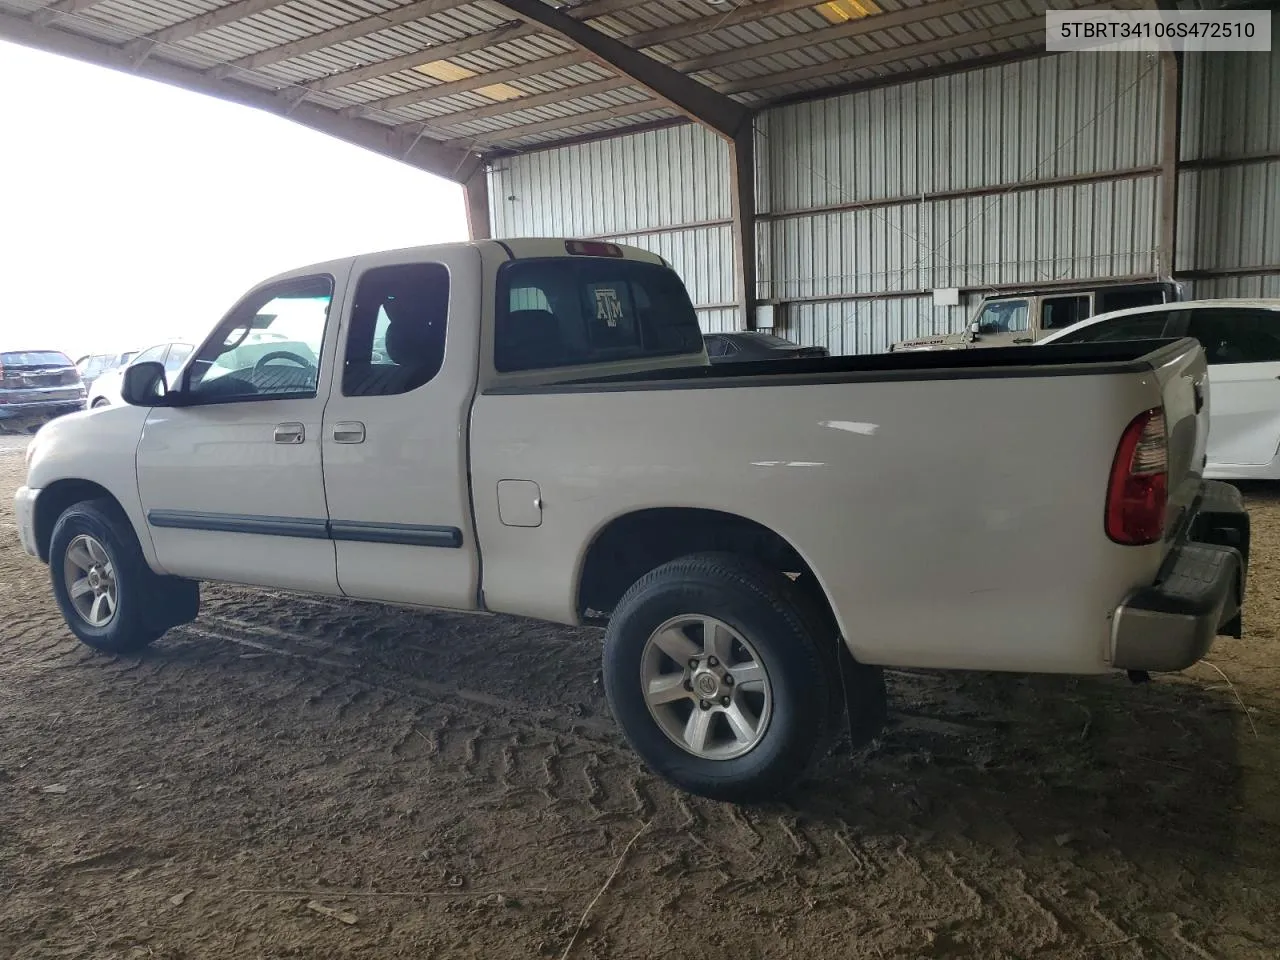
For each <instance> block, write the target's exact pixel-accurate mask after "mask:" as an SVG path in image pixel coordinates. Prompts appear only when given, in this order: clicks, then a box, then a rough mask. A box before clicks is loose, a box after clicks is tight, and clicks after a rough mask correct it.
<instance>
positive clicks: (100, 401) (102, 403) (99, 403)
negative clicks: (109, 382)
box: [89, 397, 111, 410]
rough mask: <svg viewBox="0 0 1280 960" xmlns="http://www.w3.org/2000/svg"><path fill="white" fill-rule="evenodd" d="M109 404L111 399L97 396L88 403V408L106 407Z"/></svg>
mask: <svg viewBox="0 0 1280 960" xmlns="http://www.w3.org/2000/svg"><path fill="white" fill-rule="evenodd" d="M110 405H111V401H110V400H108V399H107V398H106V397H98V398H97V399H95V400H94V401H93V403H91V404H90V405H89V409H91V410H96V409H97V408H99V407H107V406H110Z"/></svg>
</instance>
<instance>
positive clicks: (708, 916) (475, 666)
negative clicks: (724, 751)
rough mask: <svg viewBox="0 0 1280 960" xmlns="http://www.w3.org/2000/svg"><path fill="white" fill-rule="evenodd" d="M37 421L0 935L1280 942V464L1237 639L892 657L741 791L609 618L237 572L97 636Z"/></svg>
mask: <svg viewBox="0 0 1280 960" xmlns="http://www.w3.org/2000/svg"><path fill="white" fill-rule="evenodd" d="M24 443H25V441H23V440H21V439H17V438H0V489H3V490H4V491H6V493H5V495H4V497H3V500H2V501H0V605H2V609H0V651H2V655H0V731H2V732H0V958H5V960H8V958H13V960H17V958H30V957H41V958H43V957H59V958H63V957H94V958H97V957H104V958H107V957H109V958H144V957H146V958H150V957H158V958H194V957H202V958H203V957H209V958H219V960H223V958H238V957H254V958H259V957H263V958H266V957H270V958H274V957H315V958H334V957H367V958H414V960H421V958H431V957H485V958H493V957H539V956H549V957H560V956H562V955H564V953H565V951H566V948H569V955H570V956H575V957H596V958H605V957H682V958H684V957H692V956H703V957H713V956H721V957H733V958H734V960H747V958H754V957H771V958H772V957H797V958H799V957H804V958H827V957H831V958H835V957H840V958H846V957H849V958H862V957H866V958H876V960H880V958H888V957H904V958H905V957H912V958H915V957H993V958H995V957H1009V958H1014V957H1017V958H1024V957H1064V958H1065V957H1069V958H1082V960H1083V958H1091V960H1092V958H1106V957H1117V958H1138V957H1170V958H1188V960H1192V958H1194V960H1206V958H1210V957H1257V958H1275V957H1277V956H1280V908H1277V903H1280V772H1278V771H1280V719H1278V718H1280V665H1278V660H1277V653H1278V652H1280V635H1278V631H1280V601H1278V600H1277V596H1276V594H1277V591H1276V584H1277V582H1278V581H1280V554H1278V547H1280V489H1276V488H1250V489H1249V490H1248V491H1247V492H1248V495H1249V503H1250V508H1251V510H1252V513H1253V518H1254V558H1253V576H1252V580H1251V584H1250V598H1249V604H1250V606H1249V609H1248V611H1247V615H1246V616H1247V621H1246V622H1247V631H1248V634H1247V636H1246V638H1245V639H1244V640H1243V641H1230V640H1220V641H1219V643H1218V646H1216V647H1215V649H1214V650H1213V652H1212V653H1211V655H1210V657H1211V659H1212V661H1213V664H1214V665H1216V667H1217V668H1218V669H1215V668H1214V667H1213V666H1208V665H1205V664H1201V665H1199V666H1197V667H1195V668H1193V669H1192V670H1189V671H1187V672H1186V673H1185V674H1184V675H1179V676H1171V677H1163V678H1160V679H1158V680H1157V681H1156V682H1153V683H1151V684H1149V685H1145V686H1139V687H1134V686H1131V685H1130V684H1129V683H1128V682H1127V681H1125V680H1124V679H1122V678H1103V679H1089V680H1073V679H1065V678H1030V679H1028V678H1021V677H1006V676H991V675H980V674H966V675H951V676H942V675H930V674H919V673H911V674H907V673H893V674H891V675H890V695H891V697H892V701H891V724H890V727H889V728H888V729H887V730H886V732H885V735H884V736H883V737H882V738H881V739H880V740H879V741H877V742H876V743H875V744H873V745H872V747H871V748H869V749H868V750H867V751H865V752H864V753H863V754H862V755H861V756H859V757H857V758H852V757H850V756H848V754H847V753H845V754H843V755H841V754H837V755H835V756H833V757H832V758H831V759H830V760H828V761H827V762H826V763H825V764H824V766H823V767H822V769H821V770H820V775H819V777H818V779H817V780H816V781H815V782H813V783H810V784H807V785H805V786H804V787H803V788H802V789H800V790H799V791H797V793H796V794H795V796H794V797H793V798H791V800H790V801H789V802H787V803H779V804H775V805H771V806H768V807H763V808H751V809H746V808H734V807H730V806H725V805H717V804H714V803H709V802H703V801H700V800H695V799H689V798H685V797H683V796H681V795H680V794H678V793H676V792H674V791H673V790H671V789H670V788H668V787H667V786H666V785H665V784H664V783H662V782H661V781H659V780H657V779H655V778H654V777H652V776H649V775H648V774H646V773H645V772H644V771H643V770H641V769H640V767H639V766H638V764H637V762H636V761H635V759H634V758H633V756H632V755H631V754H630V753H629V752H628V751H627V749H626V748H625V746H624V745H623V744H622V742H621V740H620V738H619V736H618V735H617V734H616V732H615V731H614V729H613V725H612V722H611V720H610V719H609V715H608V711H607V708H606V707H605V704H604V701H603V698H602V696H601V693H600V691H599V688H598V686H597V684H596V682H595V678H596V672H597V666H598V656H599V637H598V635H597V634H596V633H594V632H591V631H574V630H567V629H563V628H559V627H553V626H547V625H543V624H538V623H534V622H530V621H520V620H515V619H509V618H483V619H480V618H462V617H455V616H446V615H440V614H428V613H410V612H401V611H388V610H385V609H381V608H378V607H374V606H369V605H365V604H358V603H350V602H342V601H333V600H323V599H310V598H298V597H291V596H285V595H283V594H275V593H270V592H265V591H259V590H245V589H236V588H230V587H208V588H206V591H205V605H204V610H203V613H202V615H201V617H200V619H199V620H198V621H197V622H196V623H195V624H192V625H191V626H189V627H185V628H182V629H180V630H177V631H174V632H173V633H171V634H170V635H169V636H168V637H166V638H165V639H164V640H163V641H161V642H160V643H159V644H157V645H156V647H155V648H154V649H153V650H151V651H149V652H148V653H147V654H146V655H144V656H141V657H136V658H112V657H107V656H102V655H98V654H94V653H92V652H91V651H89V650H88V649H87V648H85V647H82V646H80V645H79V644H77V643H76V642H75V640H74V639H73V638H72V637H71V635H70V633H68V632H67V630H66V629H65V628H64V626H63V625H62V621H61V619H60V618H59V616H58V614H57V612H56V609H55V607H54V604H53V601H52V599H51V597H50V594H49V590H48V585H47V579H46V578H47V571H46V570H45V569H44V568H43V567H42V566H40V565H39V564H36V563H34V562H31V561H29V560H28V559H27V558H26V557H25V556H23V555H22V554H21V551H20V548H19V546H18V542H17V534H16V530H15V529H14V526H13V522H12V514H11V512H10V505H9V501H8V494H7V491H8V490H11V489H12V488H13V487H16V486H17V485H18V484H19V483H20V478H21V474H22V456H21V450H22V447H23V446H24ZM1219 669H1220V670H1221V671H1222V674H1223V675H1225V677H1229V678H1230V680H1231V682H1232V683H1233V684H1234V694H1233V692H1232V688H1231V687H1229V686H1228V684H1227V682H1226V681H1225V680H1224V676H1223V675H1220V674H1219V672H1218V670H1219ZM1237 694H1238V697H1239V700H1237V699H1236V695H1237ZM646 825H647V827H646ZM638 831H642V832H640V833H639V836H638V838H636V837H637V832H638ZM633 838H636V839H635V842H634V844H633V845H632V846H631V847H630V849H629V850H627V845H628V842H629V841H631V840H633ZM624 853H625V856H624ZM615 867H617V868H618V872H617V874H616V876H614V877H613V879H612V883H611V884H609V885H608V887H607V889H606V890H605V891H604V892H603V894H602V895H601V896H600V898H599V900H598V901H596V902H595V904H594V907H593V908H592V910H591V911H590V915H589V917H588V919H587V921H586V923H585V925H584V928H583V929H582V930H581V932H580V933H579V934H578V936H577V939H576V941H575V942H573V943H572V944H570V940H571V938H572V937H573V935H574V931H575V928H577V926H578V922H579V917H581V916H582V915H583V912H584V910H585V909H586V908H587V906H588V904H589V903H590V902H591V901H592V898H593V897H594V896H595V895H596V893H597V891H599V890H600V889H601V887H602V885H603V884H605V882H606V879H607V878H609V877H610V875H611V872H612V871H613V870H614V869H615ZM351 920H353V921H354V922H353V923H347V922H346V921H351Z"/></svg>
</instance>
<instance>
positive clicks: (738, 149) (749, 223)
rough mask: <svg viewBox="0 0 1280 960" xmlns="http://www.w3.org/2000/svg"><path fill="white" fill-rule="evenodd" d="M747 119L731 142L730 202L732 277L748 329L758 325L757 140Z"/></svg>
mask: <svg viewBox="0 0 1280 960" xmlns="http://www.w3.org/2000/svg"><path fill="white" fill-rule="evenodd" d="M755 134H756V132H755V127H754V125H753V124H752V123H750V122H748V123H747V125H746V126H745V127H744V128H743V129H741V130H739V131H738V134H737V136H735V137H734V138H733V140H732V142H731V143H730V145H729V201H730V204H731V206H732V211H733V276H734V292H735V294H736V298H737V301H738V309H739V310H740V311H741V313H742V325H743V328H744V329H746V330H754V329H755V328H756V160H755V156H756V149H755V147H756V141H755Z"/></svg>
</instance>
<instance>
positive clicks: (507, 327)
mask: <svg viewBox="0 0 1280 960" xmlns="http://www.w3.org/2000/svg"><path fill="white" fill-rule="evenodd" d="M702 349H703V345H702V330H701V328H700V327H699V326H698V317H697V314H696V313H695V312H694V309H693V304H692V303H691V302H690V300H689V294H688V293H687V292H686V291H685V288H684V284H682V283H681V282H680V278H679V277H678V276H676V274H675V272H674V271H673V270H671V269H670V268H668V267H662V266H659V265H657V264H652V263H644V262H641V261H636V260H622V259H611V258H604V257H583V258H581V259H576V258H565V257H555V258H548V259H538V260H517V261H514V262H511V263H507V264H505V265H504V266H503V267H502V269H501V270H500V271H499V274H498V312H497V326H496V329H495V333H494V357H493V360H494V367H495V369H497V370H498V371H499V372H502V373H509V372H512V371H517V370H541V369H549V368H554V367H571V366H583V365H586V364H592V363H608V362H612V361H618V360H637V359H645V358H648V357H664V356H675V355H679V354H686V353H698V352H700V351H701V350H702Z"/></svg>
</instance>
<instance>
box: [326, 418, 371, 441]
mask: <svg viewBox="0 0 1280 960" xmlns="http://www.w3.org/2000/svg"><path fill="white" fill-rule="evenodd" d="M333 442H334V443H364V424H363V423H361V422H360V421H359V420H347V421H344V422H342V423H335V424H334V425H333Z"/></svg>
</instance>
